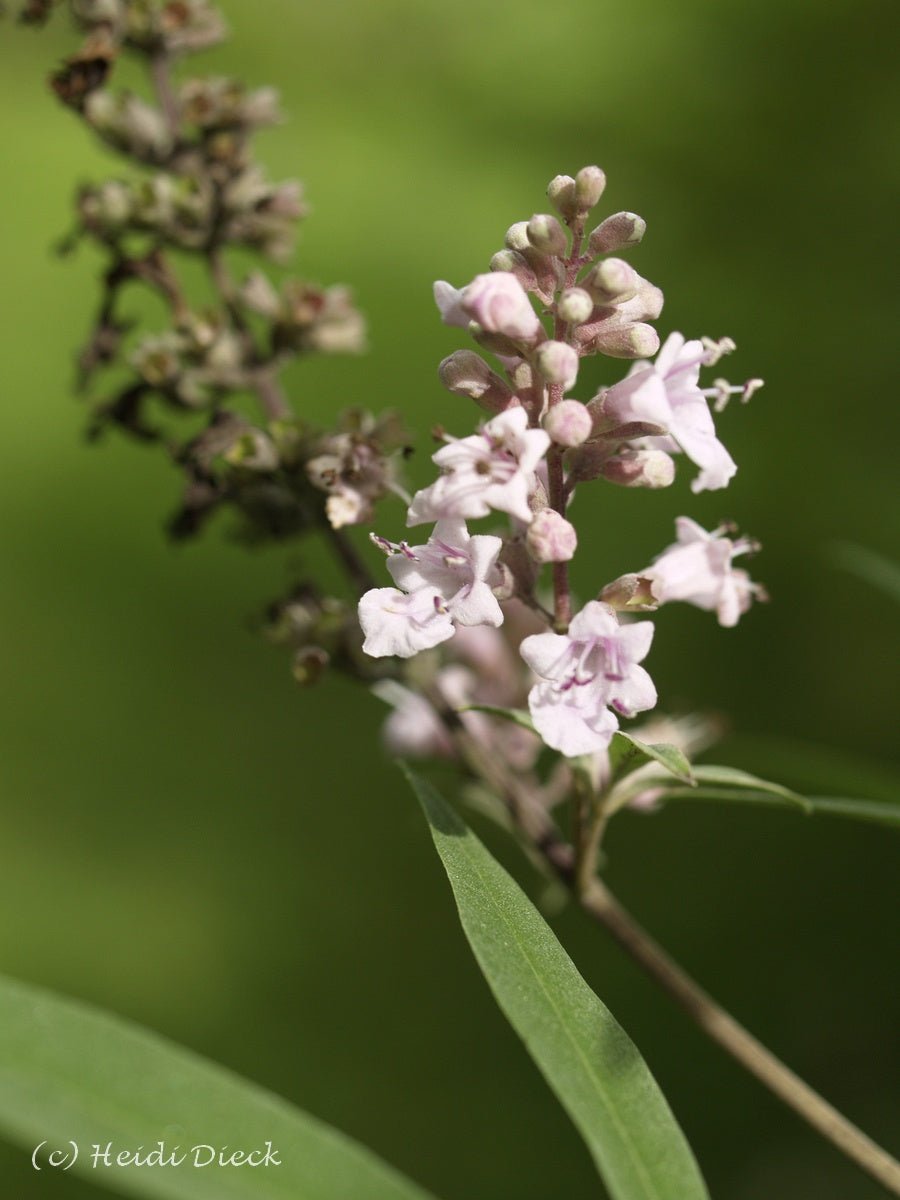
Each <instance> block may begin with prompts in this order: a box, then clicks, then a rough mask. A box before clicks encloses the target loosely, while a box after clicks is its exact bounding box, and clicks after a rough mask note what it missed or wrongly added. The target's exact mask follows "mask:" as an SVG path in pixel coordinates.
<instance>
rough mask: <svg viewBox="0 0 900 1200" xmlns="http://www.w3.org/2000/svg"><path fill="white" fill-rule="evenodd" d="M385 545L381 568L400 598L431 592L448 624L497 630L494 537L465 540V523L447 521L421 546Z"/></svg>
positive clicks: (499, 619) (498, 612)
mask: <svg viewBox="0 0 900 1200" xmlns="http://www.w3.org/2000/svg"><path fill="white" fill-rule="evenodd" d="M378 543H379V544H380V545H382V546H384V545H386V546H387V548H388V550H389V553H390V558H389V559H388V564H387V568H388V570H389V571H390V573H391V576H392V578H393V580H394V583H396V585H397V587H399V588H402V590H403V591H404V592H409V593H413V592H418V591H420V590H422V589H423V588H424V589H434V590H436V591H437V592H438V593H439V594H440V596H441V598H442V600H443V601H444V604H445V606H446V609H447V612H448V613H449V614H450V617H451V619H452V620H453V621H454V622H456V623H457V624H459V625H502V624H503V613H502V611H501V609H500V605H499V604H498V602H497V598H496V597H495V595H494V593H493V591H492V590H491V589H492V588H493V587H494V586H496V585H497V584H499V583H500V581H501V580H500V572H499V570H498V568H497V557H498V555H499V554H500V551H501V549H502V547H503V542H502V540H501V539H500V538H498V537H492V536H490V535H489V534H482V533H477V534H475V535H474V536H472V535H470V533H469V531H468V529H467V528H466V523H465V521H463V520H461V519H460V518H459V517H448V518H446V519H445V520H443V521H439V522H438V523H437V525H436V526H435V527H434V532H433V533H432V535H431V537H430V538H429V539H428V541H427V543H426V544H425V545H424V546H409V545H407V544H406V543H401V544H400V545H399V546H394V545H392V544H391V543H383V542H381V540H380V539H378Z"/></svg>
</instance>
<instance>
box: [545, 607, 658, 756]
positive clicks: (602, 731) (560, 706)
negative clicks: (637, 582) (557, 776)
mask: <svg viewBox="0 0 900 1200" xmlns="http://www.w3.org/2000/svg"><path fill="white" fill-rule="evenodd" d="M652 639H653V626H652V625H651V624H650V622H649V621H639V622H637V623H636V624H633V625H620V624H619V622H618V619H617V617H616V614H615V612H614V611H613V609H611V608H610V607H609V605H607V604H601V603H600V602H599V601H596V600H592V601H591V602H590V603H589V604H587V605H585V607H584V608H583V609H582V611H581V612H580V613H578V615H577V616H576V617H575V618H574V619H573V620H572V623H571V625H570V626H569V632H568V633H567V634H559V633H539V634H534V635H532V636H531V637H527V638H525V640H524V641H523V642H522V645H521V654H522V657H523V658H524V659H525V662H526V663H527V664H528V665H529V667H531V669H532V671H534V673H535V674H536V675H537V676H538V677H539V682H538V683H536V684H535V685H534V687H533V688H532V689H531V691H530V693H529V695H528V707H529V709H530V710H531V717H532V720H533V721H534V725H535V728H536V729H537V731H538V733H539V734H540V735H541V737H542V738H543V740H544V741H545V742H546V743H547V745H548V746H551V747H552V748H553V749H554V750H559V751H561V753H563V754H565V755H567V756H570V757H572V756H575V755H579V754H593V753H595V752H596V751H598V750H603V749H605V748H606V747H607V746H608V745H609V742H610V740H611V738H612V735H613V734H614V733H615V731H616V730H617V729H618V727H619V722H618V719H617V717H616V713H620V714H621V715H622V716H626V717H630V716H633V715H634V714H635V713H638V712H643V711H644V710H645V709H648V708H652V707H653V706H654V705H655V704H656V689H655V688H654V686H653V681H652V680H651V678H650V676H649V675H648V674H647V672H646V671H645V670H644V668H643V667H640V666H638V665H637V664H638V663H639V662H640V661H641V660H642V659H643V658H644V657H645V656H646V654H647V651H648V650H649V649H650V642H651V641H652ZM613 710H615V711H613Z"/></svg>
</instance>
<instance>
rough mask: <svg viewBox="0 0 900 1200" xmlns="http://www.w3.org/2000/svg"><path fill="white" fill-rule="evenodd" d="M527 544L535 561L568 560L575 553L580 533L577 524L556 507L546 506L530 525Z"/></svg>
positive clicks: (526, 538)
mask: <svg viewBox="0 0 900 1200" xmlns="http://www.w3.org/2000/svg"><path fill="white" fill-rule="evenodd" d="M525 544H526V546H527V547H528V553H529V554H530V555H531V557H532V558H533V559H534V561H535V562H539V563H550V562H568V561H569V559H570V558H572V557H573V555H574V554H575V548H576V547H577V545H578V535H577V534H576V533H575V526H574V525H573V524H572V523H571V522H570V521H567V520H566V518H565V517H563V516H561V515H560V514H559V513H558V512H557V511H556V509H554V508H545V509H543V510H542V511H541V512H539V513H538V514H537V515H536V516H535V518H534V520H533V521H532V522H531V524H530V525H529V526H528V533H527V535H526V537H525Z"/></svg>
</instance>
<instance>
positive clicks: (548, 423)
mask: <svg viewBox="0 0 900 1200" xmlns="http://www.w3.org/2000/svg"><path fill="white" fill-rule="evenodd" d="M592 425H593V422H592V420H591V414H590V413H589V412H588V410H587V408H586V407H585V406H584V405H583V404H582V403H581V401H580V400H560V402H559V404H554V405H553V407H552V408H551V409H550V411H549V412H548V413H547V415H546V416H545V417H544V420H543V426H544V429H545V430H546V431H547V433H549V434H550V437H551V438H552V439H553V441H554V442H555V443H556V444H557V446H569V447H571V446H580V445H581V443H582V442H584V441H586V440H587V439H588V438H589V437H590V435H591V427H592Z"/></svg>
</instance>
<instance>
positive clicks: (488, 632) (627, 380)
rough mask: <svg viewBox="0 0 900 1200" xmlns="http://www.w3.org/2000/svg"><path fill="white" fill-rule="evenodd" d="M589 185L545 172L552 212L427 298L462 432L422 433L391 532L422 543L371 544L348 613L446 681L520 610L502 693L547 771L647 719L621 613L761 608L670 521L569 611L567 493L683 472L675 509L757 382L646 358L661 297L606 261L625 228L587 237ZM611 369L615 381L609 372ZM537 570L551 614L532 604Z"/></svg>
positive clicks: (695, 349)
mask: <svg viewBox="0 0 900 1200" xmlns="http://www.w3.org/2000/svg"><path fill="white" fill-rule="evenodd" d="M605 183H606V179H605V175H604V173H603V172H602V171H601V170H600V169H599V168H598V167H585V168H583V170H582V171H580V172H578V173H577V174H576V175H575V176H557V177H556V178H555V179H553V180H552V181H551V183H550V186H549V188H548V195H549V197H550V200H551V202H552V204H553V206H554V208H555V209H556V214H555V215H554V214H552V213H538V214H535V215H534V216H532V217H531V218H530V219H529V220H522V221H518V222H516V223H514V224H513V225H511V226H510V228H509V229H508V230H507V232H506V236H505V238H504V247H503V249H502V250H500V251H498V252H497V253H495V254H494V255H493V257H492V259H491V263H490V270H489V271H487V272H485V273H482V274H479V275H476V276H475V278H474V279H473V280H472V281H471V282H470V283H468V284H466V285H465V286H463V287H455V286H454V285H452V284H450V283H448V282H446V281H444V280H441V281H438V282H437V283H436V284H435V285H434V298H435V302H436V305H437V308H438V311H439V313H440V317H441V319H442V321H443V322H444V323H445V324H446V325H449V326H451V327H455V328H458V329H462V330H465V332H466V333H467V334H468V335H469V336H470V337H471V338H472V339H473V341H474V342H475V344H476V346H477V349H471V348H466V349H459V350H456V351H454V352H453V353H452V354H450V355H449V356H448V357H447V358H445V359H444V360H443V361H442V362H441V364H440V367H439V370H438V375H439V378H440V380H441V382H442V384H443V385H444V386H445V387H446V388H447V389H448V391H450V392H452V393H453V394H454V395H457V396H460V397H464V398H468V399H470V400H472V401H473V402H474V403H475V405H476V406H477V408H478V409H480V410H481V419H480V421H479V424H478V427H477V429H476V431H475V432H474V433H472V434H469V435H464V436H452V435H450V434H448V433H445V432H444V431H442V430H441V431H439V440H440V441H441V443H442V444H441V445H440V447H439V449H438V450H437V451H436V452H435V453H434V454H433V456H432V461H433V463H434V465H435V467H436V468H437V469H438V474H437V476H436V478H434V479H433V481H432V482H431V483H429V484H427V485H426V486H425V487H423V488H420V489H419V490H418V491H417V492H416V493H415V494H414V496H413V497H412V501H411V503H410V504H409V506H408V509H407V525H408V526H412V527H415V526H418V525H422V524H431V525H433V531H432V533H431V534H430V536H429V537H428V539H427V541H426V542H425V543H424V544H422V545H414V546H410V545H409V544H408V543H406V542H402V543H392V542H389V541H388V540H387V539H385V538H383V537H380V536H378V535H376V539H375V540H376V542H377V544H378V545H379V547H380V548H381V549H382V550H384V551H385V552H386V553H387V555H388V560H387V567H388V571H389V573H390V574H391V576H392V577H393V581H394V584H395V585H396V586H395V587H393V588H390V587H376V588H372V589H370V590H369V591H367V592H366V594H365V595H364V596H363V598H362V600H361V601H360V604H359V617H360V622H361V625H362V629H363V633H364V635H365V640H364V643H363V650H364V652H365V653H366V654H367V655H369V656H371V657H374V658H377V659H387V658H391V657H399V658H401V659H404V660H411V659H413V658H414V657H415V656H417V655H419V654H425V655H426V657H428V656H429V655H431V656H433V655H434V654H437V653H438V651H437V650H436V647H438V646H440V647H441V653H442V661H444V662H446V663H448V664H451V665H448V666H446V667H441V668H440V669H439V671H438V676H435V678H438V677H440V672H441V671H451V672H452V671H453V670H454V667H453V666H452V664H453V662H454V661H455V659H454V651H453V648H454V645H455V643H456V639H457V638H458V637H459V636H460V634H461V633H463V631H466V635H467V636H470V633H469V631H471V630H472V629H473V627H476V628H480V629H481V630H482V636H483V637H484V638H492V639H493V640H494V641H495V642H496V641H497V639H498V638H500V637H501V632H502V631H501V630H500V626H501V625H502V624H503V623H504V621H505V620H506V617H507V614H508V613H509V612H510V611H511V610H512V609H515V610H517V611H527V612H528V613H530V614H531V615H532V617H533V618H534V619H535V620H537V622H538V631H533V630H532V631H530V632H528V633H527V635H525V636H524V637H520V638H519V639H518V648H519V652H520V660H521V665H520V668H519V671H520V677H521V679H522V680H523V681H524V682H525V684H527V686H526V688H525V690H526V691H527V704H528V708H529V710H530V714H531V721H532V723H533V728H534V730H535V732H536V733H537V735H538V736H539V737H540V738H541V740H542V741H543V742H544V743H545V744H546V745H548V746H550V747H551V748H553V749H555V750H557V751H559V752H560V753H561V754H562V755H563V756H564V757H565V758H578V757H581V756H584V755H595V756H598V755H599V756H601V757H602V756H604V755H606V754H607V752H608V748H609V745H610V741H611V738H612V736H613V734H614V733H615V731H616V729H617V728H618V726H619V720H620V718H629V717H633V716H635V715H637V714H638V713H641V712H644V711H647V710H648V709H651V708H652V707H654V705H655V704H656V690H655V688H654V686H653V683H652V681H651V679H650V676H649V675H648V674H647V672H646V670H645V669H644V667H643V666H641V665H640V663H641V661H642V660H643V659H644V657H645V656H646V654H647V653H648V651H649V648H650V643H651V640H652V636H653V624H652V623H651V622H649V621H646V620H641V621H636V622H635V621H634V620H633V615H634V614H635V613H640V612H654V611H656V610H657V609H659V608H661V607H663V606H665V605H666V604H668V603H670V602H672V601H676V600H678V601H682V602H686V603H689V604H693V605H695V606H696V607H699V608H701V609H705V610H707V611H712V612H715V613H716V615H717V617H718V620H719V623H720V624H721V625H723V626H733V625H735V624H736V623H737V621H738V619H739V617H740V616H741V615H742V614H743V613H745V612H746V611H747V609H748V608H749V606H750V604H751V602H752V600H753V599H754V598H755V599H763V598H764V593H763V589H762V588H761V586H760V585H759V584H756V583H754V582H753V581H752V580H751V579H750V576H749V574H748V573H747V572H746V571H745V570H744V569H743V568H742V567H735V566H734V565H733V562H734V559H735V558H737V557H738V556H739V555H741V554H743V553H746V552H747V551H748V550H750V549H751V548H754V547H753V545H752V544H751V543H750V541H749V539H736V538H734V537H733V536H732V533H733V531H732V530H731V529H730V528H725V527H723V528H720V529H717V530H713V531H712V532H707V531H706V530H704V529H703V528H702V527H701V526H699V525H697V524H696V522H694V521H692V520H691V519H690V518H688V517H679V518H678V519H677V521H676V534H677V540H676V542H675V543H673V544H672V545H670V546H669V547H668V548H667V549H666V550H664V551H663V552H662V553H661V554H659V555H658V556H657V557H656V558H655V559H654V560H653V562H652V563H651V564H650V565H649V566H647V567H645V568H643V569H642V570H641V571H638V572H633V573H631V574H626V575H620V576H619V577H618V578H616V579H614V580H613V581H612V582H611V583H608V584H606V585H605V586H604V585H601V586H600V587H599V589H598V597H599V598H598V599H596V600H590V601H589V602H588V603H587V604H586V605H584V607H582V608H581V609H580V611H578V612H576V613H575V615H574V616H573V615H572V603H571V591H570V587H569V578H568V572H569V564H570V563H571V562H572V561H573V559H574V558H575V557H576V555H577V551H578V549H579V548H581V549H582V550H589V548H588V547H584V546H583V545H582V546H581V547H579V539H578V534H577V530H576V526H575V524H574V522H573V519H572V514H571V512H570V507H571V506H572V504H573V502H574V500H575V496H576V491H577V492H578V493H579V495H580V494H581V492H582V491H583V487H584V485H587V484H592V483H596V482H601V483H612V484H615V485H617V486H620V487H627V488H653V489H662V488H667V487H669V486H670V485H671V484H672V483H673V482H674V479H675V476H676V473H677V463H678V461H679V459H686V460H688V462H689V463H690V464H691V465H693V467H694V468H695V469H696V474H695V477H694V478H693V480H692V482H691V489H692V491H694V492H695V493H696V492H701V491H705V490H715V489H721V488H724V487H726V486H727V485H728V483H729V482H730V480H731V479H732V478H733V476H734V474H735V472H736V470H737V466H736V464H735V462H734V460H733V459H732V457H731V455H730V454H729V452H728V450H727V449H726V448H725V446H724V445H723V443H722V442H721V441H720V440H719V437H718V434H717V432H716V428H715V420H714V414H718V413H719V412H721V411H722V409H723V408H724V407H725V404H726V403H727V401H728V399H729V398H730V397H732V396H734V395H740V397H741V399H742V400H744V401H746V400H747V399H749V397H750V395H751V394H752V393H753V392H754V391H755V390H756V389H757V388H758V387H759V385H760V383H761V381H760V380H755V379H754V380H750V381H749V382H748V383H747V384H744V385H742V386H740V387H733V386H732V385H731V384H729V383H728V382H727V381H726V380H724V379H716V380H714V381H713V382H712V384H711V385H708V386H707V385H703V384H701V372H702V371H704V370H707V369H709V368H712V367H714V366H715V365H716V364H717V363H718V362H719V361H720V359H721V358H722V357H723V356H724V355H726V354H729V353H731V352H732V351H733V350H734V348H735V346H734V342H733V341H732V340H731V339H730V338H721V339H718V340H713V339H710V338H693V339H689V338H685V337H684V336H683V335H682V334H680V333H677V332H674V333H670V334H669V335H668V337H666V338H665V340H664V341H662V342H661V340H660V337H659V335H658V334H657V332H656V328H655V325H654V323H655V322H656V321H658V319H659V317H660V315H661V312H662V308H663V294H662V292H661V290H660V289H659V288H658V287H656V285H655V284H653V283H651V282H650V281H649V280H647V279H645V278H643V276H641V275H640V274H639V273H638V272H637V271H636V270H635V269H634V267H632V266H631V264H630V263H629V262H627V261H626V259H625V258H623V257H621V255H622V254H624V253H627V252H628V251H629V250H630V249H631V248H632V247H633V246H635V245H636V244H637V243H639V242H640V241H641V239H642V238H643V236H644V233H645V230H646V225H645V222H644V221H643V220H642V219H641V218H640V217H639V216H637V214H635V213H631V212H624V211H623V212H617V213H613V214H612V215H611V216H608V217H605V218H603V219H602V220H600V222H599V223H598V224H597V225H596V226H595V227H594V228H593V229H592V230H591V231H590V232H588V231H587V225H588V220H589V217H590V214H591V212H592V210H593V209H594V207H595V206H596V205H597V203H598V201H599V200H600V198H601V196H602V195H603V192H604V189H605ZM590 357H600V358H602V359H606V360H612V364H611V367H612V369H613V370H616V371H617V372H618V373H619V375H620V377H619V379H618V381H617V382H612V383H611V384H609V385H608V386H605V387H602V388H600V389H599V390H598V391H597V392H596V393H595V394H594V395H593V396H591V397H589V398H588V399H586V400H582V399H578V398H577V397H576V396H575V395H574V394H573V392H574V391H575V389H576V387H577V383H578V377H579V372H580V367H581V363H582V361H583V360H584V359H586V358H590ZM623 359H625V360H629V362H630V365H629V366H628V368H627V369H626V370H625V372H624V374H621V371H622V368H621V365H617V364H621V360H623ZM614 378H615V376H614ZM479 520H489V521H490V522H491V524H490V526H489V532H486V533H477V532H474V531H471V530H470V529H469V527H468V525H469V523H471V522H473V521H479ZM582 541H583V539H582ZM546 567H549V568H550V572H551V574H552V585H553V604H552V607H550V606H547V605H545V603H544V596H543V593H542V574H543V572H544V570H545V568H546ZM541 627H542V628H543V631H540V629H541ZM469 674H470V675H471V668H469ZM529 680H530V682H529ZM473 688H474V691H475V693H477V691H478V689H477V687H475V685H474V684H473V685H472V687H470V689H469V691H470V692H471V691H472V690H473ZM395 702H396V703H395ZM391 703H395V713H394V716H393V717H392V718H391V722H392V724H391V723H389V724H391V729H392V731H393V732H392V733H389V735H388V736H389V737H390V738H392V739H393V741H394V742H395V743H396V741H397V736H398V730H400V729H401V728H407V726H408V724H409V722H408V721H407V719H406V718H410V719H411V714H412V709H411V708H410V707H409V706H408V703H407V701H406V700H403V699H401V700H399V701H398V694H395V695H394V697H393V700H392V701H391ZM398 704H399V707H397V705H398ZM398 714H400V715H398ZM403 714H405V716H404V715H403ZM432 718H434V712H432ZM432 724H433V721H432Z"/></svg>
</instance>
